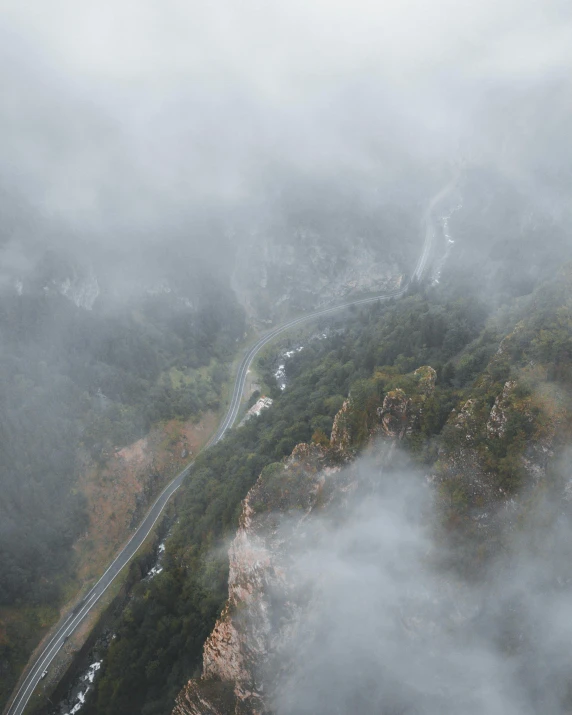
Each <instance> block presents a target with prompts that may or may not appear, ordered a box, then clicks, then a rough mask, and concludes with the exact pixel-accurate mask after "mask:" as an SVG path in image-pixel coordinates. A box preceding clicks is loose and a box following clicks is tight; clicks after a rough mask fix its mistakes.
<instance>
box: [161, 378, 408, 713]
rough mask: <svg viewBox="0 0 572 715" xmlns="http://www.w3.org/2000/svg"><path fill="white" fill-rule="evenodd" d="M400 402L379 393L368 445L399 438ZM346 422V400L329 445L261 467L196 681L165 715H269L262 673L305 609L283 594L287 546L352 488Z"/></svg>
mask: <svg viewBox="0 0 572 715" xmlns="http://www.w3.org/2000/svg"><path fill="white" fill-rule="evenodd" d="M409 402H410V400H409V398H408V397H407V396H406V395H405V393H403V391H396V394H389V395H388V397H387V398H386V400H384V403H383V406H382V407H380V413H379V420H380V422H379V425H380V432H379V431H376V432H375V436H376V437H377V438H379V434H380V433H381V434H383V436H384V438H385V441H386V442H387V443H391V442H394V441H397V440H400V439H402V438H403V437H404V435H405V433H406V431H407V425H408V424H410V419H411V418H412V414H413V413H411V414H409V413H408V405H409ZM352 417H353V413H352V406H351V400H346V402H345V403H344V405H343V406H342V408H341V410H340V411H339V412H338V414H337V416H336V418H335V420H334V426H333V429H332V437H331V440H330V446H329V447H327V448H325V447H323V446H320V445H314V444H311V445H309V444H299V445H298V446H297V447H296V448H295V449H294V451H293V453H292V455H291V457H290V458H289V459H288V460H287V461H286V462H285V463H276V464H271V465H269V466H268V467H266V468H265V469H264V470H263V471H262V474H261V475H260V477H259V478H258V480H257V482H256V484H255V485H254V486H253V487H252V489H251V490H250V491H249V493H248V495H247V497H246V499H245V500H244V501H243V504H242V513H241V516H240V521H239V528H238V531H237V534H236V536H235V538H234V540H233V542H232V545H231V547H230V549H229V561H230V572H229V586H228V592H229V597H228V601H227V603H226V605H225V607H224V609H223V612H222V613H221V615H220V617H219V619H218V621H217V623H216V625H215V628H214V630H213V632H212V633H211V635H210V636H209V638H208V639H207V641H206V643H205V646H204V652H203V673H202V677H201V678H200V679H193V680H190V681H189V683H188V684H187V686H186V687H185V688H184V689H183V690H182V691H181V693H180V694H179V696H178V698H177V701H176V705H175V709H174V710H173V715H203V713H206V714H212V715H230V714H233V715H262V714H263V713H266V712H269V707H270V706H269V703H270V700H271V697H272V682H273V680H272V674H273V673H274V674H275V673H276V672H277V671H278V668H279V666H278V663H277V660H278V658H279V656H280V667H281V668H283V667H284V645H285V643H287V642H288V639H289V637H291V634H292V633H293V632H295V630H296V624H297V622H298V620H299V616H300V614H301V613H302V612H303V609H304V608H305V606H306V605H307V604H306V601H305V596H303V595H301V594H300V592H299V590H297V589H295V588H293V578H292V576H291V574H292V570H293V567H294V564H293V562H292V557H291V552H292V548H291V547H292V543H293V542H296V543H298V544H299V543H300V542H302V543H303V541H304V538H305V533H304V524H305V523H306V520H307V519H308V518H310V517H311V515H312V513H313V512H314V511H316V510H321V509H323V508H325V507H327V506H330V505H332V504H344V503H345V500H347V499H348V497H349V496H350V495H351V494H352V493H353V492H354V491H355V489H356V488H357V484H358V476H357V474H356V472H355V471H354V469H353V465H352V463H351V459H350V458H351V451H352V439H351V429H350V426H349V423H350V422H351V420H352ZM380 453H381V452H380ZM383 454H384V455H385V457H384V458H387V451H386V452H383Z"/></svg>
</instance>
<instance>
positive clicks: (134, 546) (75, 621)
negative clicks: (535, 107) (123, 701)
mask: <svg viewBox="0 0 572 715" xmlns="http://www.w3.org/2000/svg"><path fill="white" fill-rule="evenodd" d="M455 183H456V179H455V180H454V181H452V182H451V183H450V184H448V185H447V186H446V187H445V188H444V189H442V190H441V191H440V192H439V193H438V194H437V195H436V196H435V197H434V198H433V199H432V200H431V202H430V204H429V207H428V209H427V211H426V213H425V215H424V223H425V240H424V242H423V248H422V251H421V256H420V258H419V260H418V262H417V265H416V268H415V271H414V273H413V277H414V278H416V279H419V278H421V277H422V275H423V272H424V270H425V266H426V264H427V260H428V257H429V253H430V251H431V244H432V238H433V233H432V232H433V227H432V224H431V220H430V217H431V212H432V210H433V208H434V207H435V205H436V204H437V203H438V202H439V201H440V200H441V199H442V198H443V197H444V196H445V195H446V194H447V193H448V192H449V191H450V190H451V189H452V187H453V186H454V185H455ZM408 288H409V283H407V284H406V285H405V286H403V287H402V288H400V289H398V290H395V291H391V292H389V293H382V294H378V295H375V296H371V297H369V298H359V299H357V300H352V301H348V302H347V303H342V304H341V305H336V306H333V307H330V308H323V309H320V310H315V311H313V312H312V313H307V314H306V315H302V316H300V317H298V318H294V319H293V320H290V321H289V322H287V323H284V324H283V325H280V326H277V327H276V328H274V329H273V330H271V331H270V332H268V333H267V334H266V335H264V336H263V337H261V338H260V340H258V342H257V343H256V344H255V345H253V346H252V347H251V348H250V350H249V351H248V352H247V354H246V355H245V356H244V358H243V359H242V361H241V363H240V365H239V368H238V372H237V375H236V380H235V383H234V389H233V393H232V397H231V401H230V405H229V408H228V411H227V413H226V415H225V417H224V419H223V421H222V422H221V424H220V426H219V428H218V430H217V431H216V433H215V434H214V435H213V437H211V439H210V440H209V442H208V443H207V445H206V446H205V449H208V448H209V447H211V446H212V445H214V444H217V443H218V442H220V441H221V440H222V439H223V438H224V436H225V434H226V433H227V431H228V430H229V429H230V428H231V427H232V425H233V424H234V422H235V420H236V417H237V415H238V412H239V410H240V403H241V400H242V393H243V391H244V384H245V382H246V375H247V373H248V370H249V368H250V366H251V364H252V362H253V360H254V358H255V357H256V355H257V354H258V353H259V352H260V351H261V350H262V348H264V347H265V346H266V345H267V344H268V343H270V342H271V341H272V340H274V339H275V338H276V337H278V336H279V335H282V334H283V333H285V332H287V331H288V330H291V329H292V328H294V327H296V326H299V325H301V324H303V323H306V322H309V321H311V320H314V319H315V318H320V317H322V316H324V315H328V314H331V313H335V312H338V311H341V310H345V309H347V308H350V307H353V306H357V305H366V304H368V303H375V302H377V301H381V300H390V299H391V298H398V297H400V296H402V295H403V294H404V293H405V292H406V291H407V289H408ZM193 464H194V462H191V463H190V464H188V465H187V466H186V467H185V469H183V471H182V472H180V473H179V474H178V475H177V476H176V477H175V479H173V481H172V482H170V483H169V484H168V485H167V486H166V487H165V489H164V490H163V491H162V492H161V494H160V495H159V497H158V498H157V499H156V500H155V502H154V504H153V506H152V507H151V509H150V510H149V512H148V513H147V516H146V517H145V518H144V519H143V521H142V522H141V524H140V525H139V527H138V528H137V530H136V531H135V533H134V534H133V535H132V536H131V538H130V539H129V541H128V542H127V544H126V545H125V546H124V547H123V549H122V550H121V551H120V552H119V554H118V555H117V557H116V558H115V560H114V561H113V563H112V564H111V565H110V566H109V567H108V569H107V570H106V571H105V573H104V574H103V576H102V577H101V578H100V579H99V581H98V582H97V583H96V584H95V586H93V587H92V588H91V590H90V591H89V592H88V594H87V595H86V596H85V597H84V599H83V600H82V601H81V602H80V604H79V607H78V606H76V607H75V608H74V609H73V611H72V612H71V613H70V614H68V615H67V616H66V618H65V619H64V620H63V621H62V623H61V624H60V625H59V626H58V628H57V630H56V632H55V633H54V635H53V636H52V638H51V639H50V641H49V642H48V644H47V645H46V646H45V648H44V649H43V651H42V652H41V653H40V655H39V656H38V658H37V659H36V662H35V663H34V665H33V666H32V668H31V669H30V672H29V673H28V674H27V675H26V677H25V679H24V681H23V682H22V684H21V685H20V688H19V690H18V691H17V693H16V695H15V697H14V698H13V700H12V704H11V705H10V707H9V708H8V710H7V711H6V715H22V713H23V712H24V710H25V708H26V706H27V704H28V701H29V700H30V697H31V696H32V694H33V692H34V690H35V689H36V687H37V685H38V683H39V682H40V680H41V678H42V673H43V672H44V671H45V670H47V669H48V668H49V666H50V663H51V662H52V660H53V659H54V658H55V657H56V655H57V653H58V652H59V650H60V648H61V647H62V646H63V644H64V643H65V641H66V640H67V639H68V638H69V636H70V635H71V634H72V633H73V632H74V631H75V629H76V628H77V627H78V625H79V624H80V623H81V622H82V621H83V619H84V618H85V617H86V615H87V614H88V613H89V611H91V609H92V608H93V607H94V605H95V604H96V603H97V602H98V601H99V599H100V598H101V597H102V596H103V594H104V593H105V592H106V591H107V589H108V588H109V586H110V585H111V584H112V583H113V581H114V579H115V578H116V576H117V575H118V574H119V573H120V572H121V571H122V569H123V568H124V567H125V566H126V565H127V563H129V561H130V560H131V558H132V557H133V556H134V555H135V553H136V552H137V550H138V549H139V547H140V546H141V544H142V543H143V542H144V541H145V539H146V538H147V536H148V535H149V532H150V531H151V529H152V528H153V526H154V525H155V522H156V521H157V519H158V518H159V517H160V516H161V514H162V512H163V509H164V508H165V505H166V504H167V502H168V501H169V499H170V498H171V496H172V495H173V494H174V493H175V492H176V491H177V489H178V488H179V487H180V486H181V484H182V482H183V480H184V478H185V477H186V476H187V474H188V473H189V472H190V470H191V469H192V467H193Z"/></svg>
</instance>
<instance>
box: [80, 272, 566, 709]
mask: <svg viewBox="0 0 572 715" xmlns="http://www.w3.org/2000/svg"><path fill="white" fill-rule="evenodd" d="M569 295H570V275H569V271H568V272H566V271H564V272H561V273H560V275H559V276H558V277H557V278H556V279H555V280H553V281H551V282H549V283H548V284H546V285H544V286H541V287H540V288H538V289H537V290H535V291H534V292H533V293H532V294H529V295H527V296H524V297H521V298H515V299H514V298H513V299H512V300H510V301H509V302H507V303H505V304H504V305H503V306H502V307H500V308H498V309H495V310H493V309H492V307H491V305H490V304H487V303H485V302H483V301H482V300H480V299H479V298H478V286H477V285H476V284H473V286H471V285H470V284H469V283H468V282H467V281H466V280H465V278H463V277H460V278H458V279H456V280H453V279H451V280H450V281H448V282H447V283H446V285H444V286H442V287H438V288H435V289H431V290H430V291H427V290H426V289H425V288H423V287H421V286H419V287H417V288H413V289H412V290H411V291H410V294H409V295H408V296H407V297H405V298H404V299H402V300H400V301H399V302H396V303H394V304H389V305H383V304H377V305H372V306H370V307H367V308H362V309H360V310H357V309H356V310H352V311H349V312H347V313H346V314H345V315H344V316H340V317H339V318H338V319H331V320H328V321H327V322H324V323H323V324H322V325H321V326H320V328H319V331H318V332H311V331H310V332H306V333H305V334H301V335H299V336H298V337H296V336H291V337H290V338H289V339H287V340H285V341H283V342H282V343H281V344H277V345H275V346H273V347H271V348H270V349H268V350H267V352H266V353H265V354H264V355H263V356H262V357H261V358H260V360H259V365H258V369H259V372H260V374H261V375H262V376H263V379H264V381H265V382H266V384H267V385H268V386H269V387H270V391H271V394H272V397H273V398H274V400H275V401H274V404H273V406H272V408H271V409H270V410H267V411H266V412H263V413H262V414H261V416H260V417H259V418H257V419H256V420H251V421H249V422H247V423H246V424H245V425H244V426H242V427H240V428H239V429H235V430H233V432H232V433H231V434H230V436H228V437H227V438H226V439H225V441H224V442H223V443H221V444H219V445H217V446H216V447H214V448H212V449H210V450H209V451H208V452H206V453H204V454H202V455H200V456H199V457H198V459H197V461H196V463H195V467H194V469H193V471H192V473H191V475H190V476H189V478H188V480H187V483H186V484H185V485H184V488H183V490H182V494H181V495H180V497H179V501H178V503H177V514H178V521H177V523H176V525H175V526H174V527H173V530H172V534H171V536H170V538H169V539H168V541H167V549H166V555H165V558H164V561H163V562H162V564H163V567H164V570H163V572H162V573H161V574H160V575H158V576H155V577H154V578H153V579H152V580H145V581H141V582H140V583H139V584H138V585H137V586H136V587H135V588H134V590H133V593H132V596H131V598H130V601H129V603H128V606H127V608H126V609H125V611H124V613H123V615H122V617H121V618H120V620H119V621H118V622H117V624H116V626H115V628H116V630H115V633H116V638H115V639H114V640H113V643H112V645H111V647H110V649H109V652H108V653H107V655H106V657H105V660H104V665H103V669H102V673H101V675H100V677H99V679H98V680H97V681H96V689H95V692H94V693H93V695H92V696H91V698H90V700H89V701H88V704H87V705H86V713H88V714H89V715H99V714H100V713H101V714H102V713H108V712H124V713H133V714H135V713H143V714H144V715H152V714H156V715H159V714H161V715H162V714H165V715H166V714H167V713H169V712H170V710H171V708H172V706H173V701H174V698H175V696H176V694H177V692H178V691H179V689H180V688H181V686H182V685H183V684H184V682H185V681H186V679H187V678H188V677H189V676H190V675H192V674H193V673H196V672H198V668H199V667H200V662H201V655H202V644H203V642H204V640H205V638H206V636H207V635H208V634H209V633H210V631H211V629H212V627H213V625H214V622H215V620H216V618H217V616H218V614H219V612H220V609H221V607H222V604H223V603H224V600H225V598H226V594H227V584H226V577H227V569H228V561H227V558H226V555H225V553H224V545H225V543H227V542H226V540H227V539H228V537H229V535H230V534H232V532H233V530H234V528H235V527H236V520H237V518H238V514H239V509H240V501H241V499H242V498H243V497H244V496H245V495H246V492H247V491H248V489H249V488H250V487H251V486H252V484H253V483H254V481H255V480H256V479H257V477H258V475H259V474H260V473H261V471H262V470H263V469H264V468H265V467H268V466H269V465H272V464H273V463H275V462H280V461H281V460H283V459H284V458H285V457H286V456H288V455H289V454H290V453H291V451H292V449H293V448H294V446H295V445H296V444H298V443H299V442H304V441H305V442H309V441H311V440H314V441H316V442H322V441H326V442H327V440H328V435H329V433H330V431H331V427H332V420H333V417H334V416H335V414H336V412H337V411H338V410H339V409H340V407H341V405H342V403H343V401H344V399H345V397H346V396H347V395H348V394H350V395H351V399H352V405H353V410H354V415H356V414H357V415H358V416H359V415H360V414H362V415H363V417H358V420H357V423H356V424H355V425H354V431H355V434H354V443H355V444H357V445H358V446H359V443H360V439H366V438H367V434H368V430H367V420H368V416H367V414H368V404H379V403H380V397H382V396H383V394H385V393H386V392H387V391H389V390H391V389H394V388H395V387H400V388H403V389H405V390H406V391H407V390H408V389H410V388H411V387H412V385H413V383H414V382H415V381H414V380H413V381H412V377H411V375H412V371H414V370H415V369H416V368H418V367H420V366H422V365H431V366H433V367H434V368H435V369H436V371H437V386H436V389H435V391H434V393H433V394H432V396H431V397H430V398H429V399H428V400H427V401H426V402H425V403H424V407H423V411H422V416H421V419H420V422H419V424H418V429H416V431H415V433H414V434H412V435H411V436H410V437H408V438H407V440H406V448H407V449H408V451H409V453H410V455H411V456H412V458H413V459H414V460H415V461H417V462H418V463H420V464H421V465H425V466H426V467H427V466H430V465H433V466H435V465H437V466H436V468H437V469H438V470H439V469H440V467H439V463H438V462H436V460H438V457H439V454H440V451H439V450H440V446H441V447H443V446H445V448H446V449H452V444H453V443H454V440H455V439H458V438H457V437H456V430H455V429H452V428H451V426H449V422H448V421H449V418H450V415H451V413H452V412H451V411H452V410H453V409H454V408H459V405H462V404H463V402H464V401H465V400H466V399H467V398H469V397H470V398H471V400H472V401H474V402H475V404H480V403H482V404H483V405H485V406H486V405H488V409H489V410H490V407H491V405H492V403H493V402H494V399H495V397H494V396H495V395H498V394H499V392H500V393H502V390H503V385H504V383H505V381H506V380H507V379H509V378H511V377H518V376H519V375H520V371H521V370H522V369H523V368H524V367H525V366H526V365H528V364H529V363H530V361H531V360H537V361H538V362H539V363H540V362H542V364H543V365H544V366H546V370H547V379H548V380H549V381H552V383H553V384H559V385H562V384H570V383H571V380H572V376H571V374H570V358H571V357H572V343H571V338H570V335H572V331H571V326H570V316H569V303H570V299H569ZM563 306H568V307H567V308H564V307H563ZM563 310H566V311H568V312H567V313H566V315H564V313H563V312H562V311H563ZM523 320H525V321H526V323H525V324H526V328H525V329H522V328H521V329H518V326H519V325H523ZM515 326H517V333H518V335H519V337H518V340H517V344H516V345H515V346H514V347H512V348H511V352H510V354H509V353H507V354H506V355H505V356H504V357H503V359H500V358H499V357H498V351H499V344H501V342H502V341H503V339H505V343H506V339H507V338H506V336H508V335H511V334H512V332H514V330H515ZM324 336H327V337H324ZM295 344H303V345H304V350H303V351H300V352H297V353H296V354H295V356H293V357H292V358H291V359H290V360H289V361H288V368H287V369H288V379H289V386H288V387H287V389H286V390H284V391H283V392H282V391H280V390H279V389H278V387H277V386H276V381H275V380H274V378H273V373H274V371H275V367H276V364H277V362H278V360H279V358H280V355H281V353H282V352H283V351H284V350H285V349H287V348H288V347H289V346H292V345H295ZM503 344H504V343H503ZM531 389H532V388H531V385H530V384H529V383H528V382H527V381H526V380H524V379H523V380H522V384H521V386H520V387H519V389H518V390H517V391H516V393H515V398H514V403H513V406H516V407H515V408H514V411H513V413H511V417H510V419H509V423H508V428H507V432H506V434H505V436H504V438H503V439H502V440H500V441H499V442H498V444H497V443H495V449H494V450H492V451H488V447H486V446H484V447H483V449H485V452H486V455H485V456H486V459H487V468H488V469H489V470H491V473H493V474H496V475H498V477H497V479H498V482H497V483H498V484H499V485H501V486H502V488H503V489H508V490H509V491H510V490H512V491H513V492H514V493H516V492H517V491H518V489H519V488H520V486H521V485H522V481H521V480H522V474H521V472H522V466H521V462H520V461H519V459H518V456H519V455H521V454H523V450H524V447H525V445H526V440H527V438H528V437H529V436H530V434H531V429H532V427H531V424H532V423H531V419H525V418H524V417H523V416H522V412H521V411H519V409H520V408H518V409H517V407H518V406H519V405H521V404H522V401H523V400H524V401H525V402H526V400H527V395H530V393H531ZM372 398H373V403H372ZM527 404H528V403H527ZM360 410H361V412H360ZM487 414H488V412H487ZM535 419H536V418H535ZM360 420H363V422H361V421H360ZM485 423H486V420H485ZM364 426H365V428H364ZM360 430H362V432H360ZM360 434H362V437H361V438H360V436H359V435H360ZM486 437H487V431H486V426H485V425H483V427H482V428H481V437H480V439H481V440H482V442H481V444H483V445H484V444H485V441H486ZM451 440H453V442H452V441H451ZM441 458H443V452H442V451H441ZM443 474H444V476H443V489H444V492H443V494H449V495H450V497H448V501H447V504H448V505H449V506H448V507H447V508H446V509H445V513H444V519H445V520H447V519H450V518H453V517H454V518H455V519H457V521H458V520H459V518H461V517H462V514H463V511H464V510H466V509H469V508H470V504H469V501H467V499H468V497H463V496H462V495H460V494H459V491H458V489H459V487H458V479H457V478H452V477H451V478H447V476H446V473H445V472H443ZM463 538H466V534H465V535H464V536H463V537H459V539H460V540H461V541H462V539H463ZM477 546H478V541H477V540H476V539H474V540H473V547H474V549H476V548H477ZM463 554H464V557H463V558H468V557H467V556H466V552H465V551H463ZM467 563H469V561H467ZM138 568H139V569H141V566H140V567H138ZM144 571H145V569H144V568H143V573H144Z"/></svg>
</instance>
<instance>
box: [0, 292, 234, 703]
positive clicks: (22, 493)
mask: <svg viewBox="0 0 572 715" xmlns="http://www.w3.org/2000/svg"><path fill="white" fill-rule="evenodd" d="M232 300H233V299H232V297H231V296H230V295H228V294H225V293H224V292H219V293H218V294H217V295H213V296H212V300H211V301H210V302H209V303H208V304H205V306H204V307H202V308H199V309H198V310H197V311H190V310H184V311H183V310H174V309H173V305H172V304H171V305H166V304H165V305H161V299H160V297H159V298H154V299H151V298H149V299H148V300H146V301H145V302H144V304H138V305H137V313H136V314H135V312H133V314H132V313H131V311H130V310H127V309H126V310H125V311H124V312H122V313H117V312H114V313H112V314H109V313H105V312H103V311H101V312H98V311H97V310H94V311H92V312H89V311H86V310H82V309H79V308H77V307H76V306H75V305H73V304H72V303H71V302H69V301H68V300H66V299H65V298H63V297H62V296H59V295H53V294H50V295H48V294H44V293H43V292H41V293H38V294H29V295H22V296H15V295H14V296H11V297H10V296H3V299H2V301H1V302H0V338H1V340H0V404H1V405H2V409H1V410H0V574H1V575H2V577H1V578H0V606H13V605H15V606H17V607H19V608H20V609H23V610H22V613H24V614H25V613H30V614H32V611H31V609H28V610H26V609H27V607H28V606H33V607H34V608H36V609H38V608H41V607H46V606H50V607H52V608H53V609H57V607H58V605H59V604H60V600H61V597H62V587H63V586H64V585H66V581H69V579H70V577H71V576H72V575H73V567H74V564H73V552H72V549H71V546H72V544H73V542H74V541H75V540H76V539H77V538H78V536H79V535H80V534H81V532H82V530H83V529H84V528H85V524H86V513H85V504H84V500H83V499H82V497H81V494H80V493H79V492H78V491H77V489H76V480H77V476H78V465H77V463H76V460H77V456H78V451H79V450H80V448H81V447H82V446H83V448H85V449H87V450H89V452H90V453H91V456H92V457H94V458H95V459H98V460H100V461H103V460H105V458H106V456H107V455H108V454H109V453H110V452H111V450H112V448H113V447H114V446H121V445H124V444H127V443H129V442H131V441H133V440H135V439H138V438H139V437H141V436H142V435H143V434H144V433H145V432H146V431H147V430H148V429H149V427H150V425H151V424H152V423H154V422H156V421H157V420H160V419H168V418H172V417H190V416H195V415H196V416H198V415H199V414H200V412H201V411H203V410H205V409H207V408H212V407H216V406H217V404H218V393H219V391H220V385H221V381H222V379H223V378H224V367H222V365H221V363H223V362H224V361H226V360H228V359H229V358H230V357H231V356H232V354H233V352H234V350H235V345H236V339H237V338H239V337H241V336H242V334H243V316H242V314H241V312H240V311H239V310H238V309H237V308H236V305H235V304H234V303H233V302H232ZM213 360H216V361H217V362H216V363H213V365H214V369H212V370H211V379H210V380H207V379H202V380H200V379H198V380H195V382H194V383H192V384H189V385H180V386H179V387H178V388H177V389H175V388H173V387H171V386H168V385H166V384H165V380H164V379H160V375H161V372H162V371H165V370H168V369H169V368H171V367H184V366H190V364H191V362H192V364H193V365H194V366H195V367H200V366H202V365H208V364H209V363H211V361H213ZM56 613H57V610H54V611H53V612H51V615H50V618H53V617H55V615H56ZM26 617H27V618H28V616H26ZM29 621H30V623H35V624H36V628H38V630H36V631H33V629H31V628H30V624H29V623H25V622H24V620H23V619H18V620H17V622H16V625H14V626H12V625H11V626H10V628H9V629H8V632H7V633H5V636H3V638H2V639H0V640H1V643H0V703H1V702H2V701H3V699H4V698H6V697H7V696H8V694H9V691H10V686H11V684H13V683H14V682H15V679H16V678H17V677H18V674H19V668H21V667H22V666H23V664H24V663H25V661H26V659H27V657H28V656H29V653H30V650H31V649H32V648H33V647H34V645H35V639H36V641H37V638H38V634H39V632H40V630H39V624H38V623H37V621H38V619H37V618H36V617H35V616H33V615H30V616H29ZM44 622H45V619H44ZM34 637H35V639H34Z"/></svg>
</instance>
